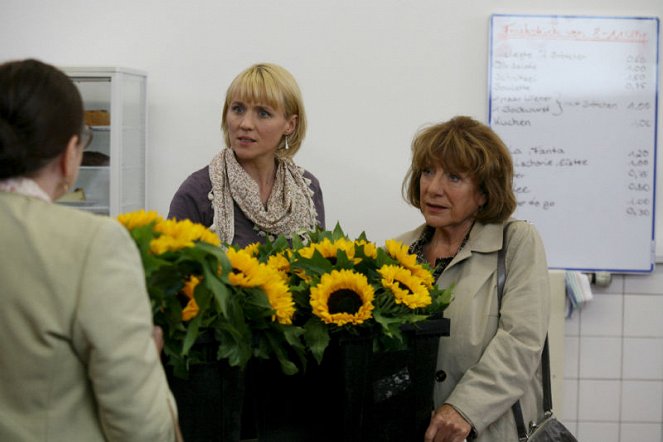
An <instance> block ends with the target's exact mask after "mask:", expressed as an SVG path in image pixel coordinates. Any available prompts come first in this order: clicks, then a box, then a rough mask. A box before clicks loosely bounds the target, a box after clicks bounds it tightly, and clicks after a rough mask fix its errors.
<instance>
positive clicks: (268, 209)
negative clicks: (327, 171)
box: [168, 64, 325, 246]
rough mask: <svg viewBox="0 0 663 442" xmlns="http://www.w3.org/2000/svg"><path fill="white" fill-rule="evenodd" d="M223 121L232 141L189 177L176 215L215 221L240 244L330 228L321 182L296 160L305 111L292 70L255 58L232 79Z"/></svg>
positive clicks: (222, 234)
mask: <svg viewBox="0 0 663 442" xmlns="http://www.w3.org/2000/svg"><path fill="white" fill-rule="evenodd" d="M221 128H222V130H223V135H224V141H225V145H226V147H225V148H224V149H223V150H222V151H221V152H219V153H218V154H217V155H216V156H215V157H214V158H213V159H212V161H211V162H210V164H209V165H208V166H205V167H204V168H202V169H200V170H198V171H196V172H194V173H193V174H191V175H190V176H189V177H188V178H187V179H186V180H185V181H184V183H182V185H181V186H180V188H179V190H178V191H177V193H175V196H174V197H173V200H172V202H171V204H170V211H169V214H168V217H169V218H177V219H190V220H191V221H194V222H197V223H201V224H204V225H206V226H211V227H212V229H213V230H215V231H216V232H217V234H218V235H219V238H220V239H221V241H222V242H224V243H227V244H235V245H238V246H245V245H248V244H251V243H253V242H257V241H264V237H265V236H268V235H269V236H277V235H279V234H283V235H286V236H292V235H293V234H297V233H298V232H303V231H307V230H311V229H314V228H315V227H316V226H321V227H323V228H324V226H325V210H324V204H323V199H322V189H321V188H320V183H319V182H318V180H317V178H316V177H315V176H313V175H312V174H311V173H309V172H308V171H305V170H303V169H302V168H300V167H298V166H297V165H296V164H295V163H294V162H293V160H292V158H293V157H294V156H295V154H296V153H297V152H298V151H299V149H300V148H301V144H302V141H303V139H304V136H305V135H306V113H305V111H304V103H303V101H302V95H301V92H300V90H299V86H298V85H297V82H296V81H295V79H294V78H293V76H292V75H291V74H290V73H289V72H288V71H287V70H285V69H284V68H282V67H280V66H278V65H275V64H256V65H253V66H251V67H249V68H248V69H246V70H244V71H243V72H242V73H240V74H239V75H238V76H237V77H236V78H235V79H234V80H233V82H232V83H231V84H230V86H229V87H228V91H227V93H226V99H225V103H224V106H223V116H222V120H221Z"/></svg>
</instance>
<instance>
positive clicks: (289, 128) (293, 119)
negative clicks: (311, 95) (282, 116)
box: [284, 114, 299, 135]
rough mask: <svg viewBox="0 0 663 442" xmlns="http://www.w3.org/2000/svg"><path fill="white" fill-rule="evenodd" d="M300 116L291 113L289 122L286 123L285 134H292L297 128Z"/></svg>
mask: <svg viewBox="0 0 663 442" xmlns="http://www.w3.org/2000/svg"><path fill="white" fill-rule="evenodd" d="M298 118H299V116H298V115H296V114H295V115H290V117H289V118H288V122H287V123H286V129H285V134H284V135H292V133H293V132H294V131H295V129H297V120H298Z"/></svg>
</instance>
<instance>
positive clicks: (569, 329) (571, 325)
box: [564, 310, 580, 336]
mask: <svg viewBox="0 0 663 442" xmlns="http://www.w3.org/2000/svg"><path fill="white" fill-rule="evenodd" d="M564 328H565V330H564V334H565V335H566V336H578V335H580V311H579V310H576V311H574V312H573V314H572V315H571V317H570V318H566V319H565V320H564Z"/></svg>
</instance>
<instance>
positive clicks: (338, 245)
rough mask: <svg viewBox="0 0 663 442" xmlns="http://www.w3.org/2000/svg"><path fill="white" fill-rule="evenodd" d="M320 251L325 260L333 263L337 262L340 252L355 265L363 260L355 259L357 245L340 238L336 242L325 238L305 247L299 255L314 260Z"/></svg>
mask: <svg viewBox="0 0 663 442" xmlns="http://www.w3.org/2000/svg"><path fill="white" fill-rule="evenodd" d="M316 250H317V251H318V252H319V253H320V255H322V256H323V258H326V259H328V260H330V261H332V262H335V260H336V254H337V253H338V251H339V250H342V251H343V252H345V256H347V257H348V259H350V260H353V261H354V263H355V264H358V263H359V262H360V261H361V259H359V258H357V259H355V257H354V256H355V243H354V242H352V241H350V240H348V239H345V238H339V239H337V240H335V241H334V242H332V241H330V240H329V238H324V239H323V240H322V241H320V242H316V243H312V244H310V245H309V246H307V247H304V248H302V249H300V250H299V255H300V256H302V257H304V258H309V259H310V258H312V257H313V254H314V253H315V251H316Z"/></svg>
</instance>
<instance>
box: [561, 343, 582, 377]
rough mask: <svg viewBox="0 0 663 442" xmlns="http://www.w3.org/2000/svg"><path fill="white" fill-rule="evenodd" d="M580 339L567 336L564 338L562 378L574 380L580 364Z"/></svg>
mask: <svg viewBox="0 0 663 442" xmlns="http://www.w3.org/2000/svg"><path fill="white" fill-rule="evenodd" d="M579 351H580V338H578V337H577V336H567V337H566V338H564V378H570V379H576V378H577V377H578V373H579V364H580V362H579V361H580V359H579V358H580V353H579Z"/></svg>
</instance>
